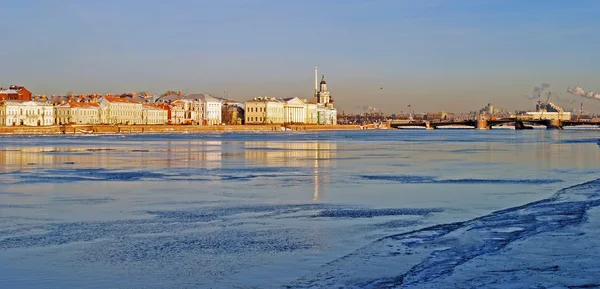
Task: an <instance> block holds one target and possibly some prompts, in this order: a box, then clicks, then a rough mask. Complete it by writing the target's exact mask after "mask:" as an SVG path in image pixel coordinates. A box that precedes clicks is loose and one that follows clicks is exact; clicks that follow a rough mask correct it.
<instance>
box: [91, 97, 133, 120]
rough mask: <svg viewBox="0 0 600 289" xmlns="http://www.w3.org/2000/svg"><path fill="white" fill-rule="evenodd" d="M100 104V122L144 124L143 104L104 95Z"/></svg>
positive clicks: (99, 101)
mask: <svg viewBox="0 0 600 289" xmlns="http://www.w3.org/2000/svg"><path fill="white" fill-rule="evenodd" d="M98 103H99V104H100V122H101V123H107V124H142V123H143V120H142V104H141V103H137V102H135V101H132V100H129V99H125V98H119V97H103V98H101V99H100V100H98Z"/></svg>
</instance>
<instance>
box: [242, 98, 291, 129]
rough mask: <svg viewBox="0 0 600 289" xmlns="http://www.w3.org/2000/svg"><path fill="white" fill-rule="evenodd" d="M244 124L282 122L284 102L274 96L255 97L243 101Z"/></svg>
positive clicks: (283, 120)
mask: <svg viewBox="0 0 600 289" xmlns="http://www.w3.org/2000/svg"><path fill="white" fill-rule="evenodd" d="M245 107H246V111H245V113H244V114H245V118H246V124H282V123H284V122H285V118H284V109H285V102H284V101H283V100H281V99H278V98H274V97H262V96H261V97H255V98H254V99H253V100H250V101H246V102H245Z"/></svg>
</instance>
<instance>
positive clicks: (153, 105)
mask: <svg viewBox="0 0 600 289" xmlns="http://www.w3.org/2000/svg"><path fill="white" fill-rule="evenodd" d="M142 107H146V108H151V109H161V110H168V109H166V108H165V107H164V106H161V105H158V104H150V103H146V104H144V105H143V106H142Z"/></svg>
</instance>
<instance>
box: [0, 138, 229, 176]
mask: <svg viewBox="0 0 600 289" xmlns="http://www.w3.org/2000/svg"><path fill="white" fill-rule="evenodd" d="M222 155H223V154H222V144H221V142H220V141H193V142H171V141H167V142H156V143H133V144H132V143H127V144H120V143H115V144H108V145H103V146H102V145H86V146H83V145H77V146H66V145H65V146H55V147H52V146H43V147H42V146H23V147H4V148H0V172H9V171H16V170H26V169H39V168H43V169H55V168H77V169H82V168H96V169H107V170H119V169H146V170H160V169H165V168H186V167H194V168H218V167H221V165H222Z"/></svg>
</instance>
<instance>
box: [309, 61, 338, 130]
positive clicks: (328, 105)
mask: <svg viewBox="0 0 600 289" xmlns="http://www.w3.org/2000/svg"><path fill="white" fill-rule="evenodd" d="M317 75H318V72H317V67H315V97H314V98H313V100H312V101H311V102H312V103H316V104H317V123H318V124H330V125H335V124H337V110H336V109H335V107H334V106H333V98H332V97H331V93H330V92H329V90H327V82H326V81H325V75H324V74H323V75H322V77H321V83H320V84H319V87H317Z"/></svg>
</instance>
